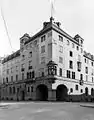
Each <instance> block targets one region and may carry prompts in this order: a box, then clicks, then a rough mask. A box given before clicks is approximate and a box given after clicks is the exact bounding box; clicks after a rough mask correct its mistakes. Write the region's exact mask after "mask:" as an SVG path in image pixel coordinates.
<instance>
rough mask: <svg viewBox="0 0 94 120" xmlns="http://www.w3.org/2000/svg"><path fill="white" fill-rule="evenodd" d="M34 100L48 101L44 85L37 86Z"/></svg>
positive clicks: (46, 89)
mask: <svg viewBox="0 0 94 120" xmlns="http://www.w3.org/2000/svg"><path fill="white" fill-rule="evenodd" d="M36 100H41V101H47V100H48V88H47V86H46V85H43V84H42V85H39V86H38V87H37V88H36Z"/></svg>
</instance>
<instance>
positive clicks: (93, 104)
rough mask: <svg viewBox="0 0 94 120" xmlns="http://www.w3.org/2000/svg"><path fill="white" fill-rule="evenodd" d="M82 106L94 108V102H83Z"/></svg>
mask: <svg viewBox="0 0 94 120" xmlns="http://www.w3.org/2000/svg"><path fill="white" fill-rule="evenodd" d="M80 106H81V107H88V108H94V103H81V104H80Z"/></svg>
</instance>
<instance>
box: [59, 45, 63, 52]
mask: <svg viewBox="0 0 94 120" xmlns="http://www.w3.org/2000/svg"><path fill="white" fill-rule="evenodd" d="M59 52H61V53H63V47H62V46H61V45H60V46H59Z"/></svg>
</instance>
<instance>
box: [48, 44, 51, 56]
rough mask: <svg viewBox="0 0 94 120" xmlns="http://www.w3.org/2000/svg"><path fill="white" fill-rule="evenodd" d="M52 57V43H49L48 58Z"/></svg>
mask: <svg viewBox="0 0 94 120" xmlns="http://www.w3.org/2000/svg"><path fill="white" fill-rule="evenodd" d="M51 57H52V44H51V43H50V44H48V58H51Z"/></svg>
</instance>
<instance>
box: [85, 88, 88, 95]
mask: <svg viewBox="0 0 94 120" xmlns="http://www.w3.org/2000/svg"><path fill="white" fill-rule="evenodd" d="M85 94H86V96H87V95H88V88H87V87H86V88H85Z"/></svg>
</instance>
